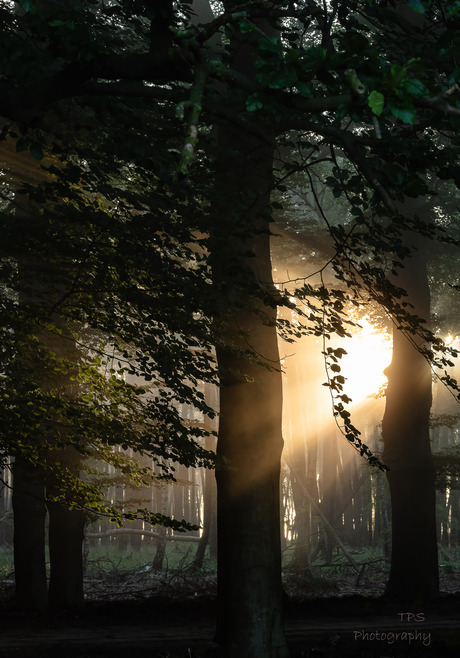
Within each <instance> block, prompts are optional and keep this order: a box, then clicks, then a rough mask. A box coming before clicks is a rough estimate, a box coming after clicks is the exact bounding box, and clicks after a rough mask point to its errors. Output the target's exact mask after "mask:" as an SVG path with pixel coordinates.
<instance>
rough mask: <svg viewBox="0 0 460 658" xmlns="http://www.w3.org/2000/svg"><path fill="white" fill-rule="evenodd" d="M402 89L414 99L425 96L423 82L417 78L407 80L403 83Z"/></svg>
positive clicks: (425, 90)
mask: <svg viewBox="0 0 460 658" xmlns="http://www.w3.org/2000/svg"><path fill="white" fill-rule="evenodd" d="M404 88H405V89H406V90H407V91H408V92H409V93H410V94H412V96H414V97H415V98H418V97H419V96H423V95H424V94H427V88H426V87H425V85H424V84H423V82H422V81H421V80H418V79H417V78H407V80H405V82H404Z"/></svg>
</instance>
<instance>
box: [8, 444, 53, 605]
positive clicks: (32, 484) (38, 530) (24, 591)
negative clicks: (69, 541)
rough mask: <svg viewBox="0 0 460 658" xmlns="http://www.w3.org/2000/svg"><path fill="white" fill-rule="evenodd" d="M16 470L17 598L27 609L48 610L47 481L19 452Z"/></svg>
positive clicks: (15, 560) (15, 556) (16, 459)
mask: <svg viewBox="0 0 460 658" xmlns="http://www.w3.org/2000/svg"><path fill="white" fill-rule="evenodd" d="M13 473H14V480H13V513H14V575H15V583H16V591H15V599H16V603H17V604H18V605H19V606H20V607H21V608H23V609H32V610H44V609H45V608H46V607H47V605H48V592H47V584H46V560H45V517H46V506H45V483H44V479H43V476H42V474H41V472H40V470H38V469H37V468H34V467H33V466H32V464H30V463H29V462H28V461H27V460H26V459H24V457H22V456H21V455H16V458H15V462H14V466H13Z"/></svg>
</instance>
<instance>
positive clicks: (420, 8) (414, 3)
mask: <svg viewBox="0 0 460 658" xmlns="http://www.w3.org/2000/svg"><path fill="white" fill-rule="evenodd" d="M408 5H409V7H410V8H411V9H412V10H413V11H415V12H417V14H424V13H425V5H424V4H423V2H422V0H409V2H408Z"/></svg>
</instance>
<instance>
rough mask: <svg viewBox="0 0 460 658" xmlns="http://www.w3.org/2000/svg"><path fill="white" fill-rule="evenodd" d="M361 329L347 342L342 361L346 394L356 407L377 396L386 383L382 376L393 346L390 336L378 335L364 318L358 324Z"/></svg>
mask: <svg viewBox="0 0 460 658" xmlns="http://www.w3.org/2000/svg"><path fill="white" fill-rule="evenodd" d="M359 324H360V326H361V329H360V330H359V331H358V332H357V333H355V334H354V335H353V337H352V338H351V339H350V340H349V341H347V344H345V345H344V348H345V349H346V351H347V354H346V355H345V356H344V357H343V358H342V362H341V368H342V374H343V375H344V377H346V379H347V381H346V383H345V387H344V388H345V392H346V394H347V395H348V396H349V397H350V398H351V399H352V401H353V404H357V403H359V402H360V401H362V400H363V399H364V398H366V397H368V396H369V395H372V394H374V393H377V391H378V390H379V389H380V387H381V386H383V385H384V384H385V383H386V382H387V378H386V377H385V375H384V374H383V371H384V370H385V368H386V367H387V366H388V365H389V363H390V361H391V347H392V342H391V338H390V336H389V335H387V334H384V333H381V332H379V331H377V330H376V329H375V328H374V326H373V325H372V324H371V323H370V322H369V319H368V318H367V317H364V318H362V319H361V320H360V321H359Z"/></svg>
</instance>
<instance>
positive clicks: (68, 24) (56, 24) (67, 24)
mask: <svg viewBox="0 0 460 658" xmlns="http://www.w3.org/2000/svg"><path fill="white" fill-rule="evenodd" d="M48 25H49V26H50V27H68V28H69V30H75V21H61V20H59V19H58V18H56V19H55V20H53V21H50V22H49V23H48Z"/></svg>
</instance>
